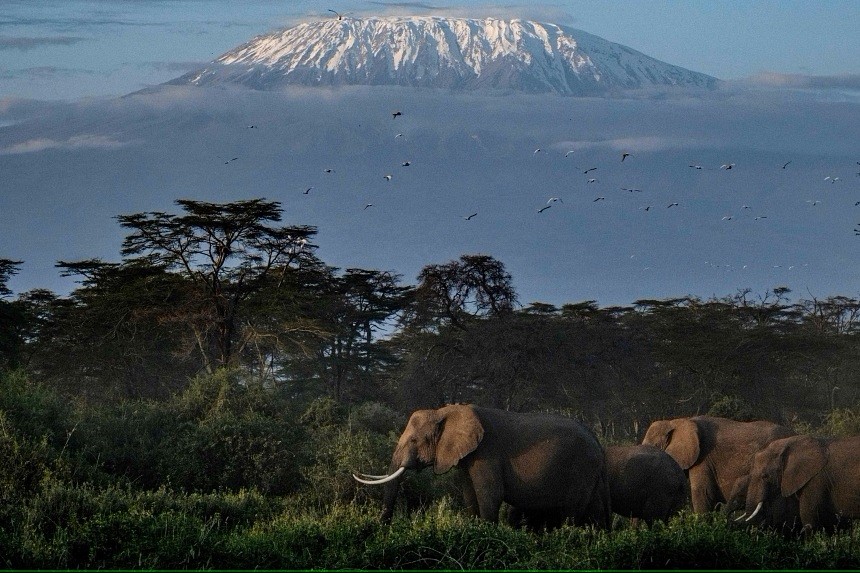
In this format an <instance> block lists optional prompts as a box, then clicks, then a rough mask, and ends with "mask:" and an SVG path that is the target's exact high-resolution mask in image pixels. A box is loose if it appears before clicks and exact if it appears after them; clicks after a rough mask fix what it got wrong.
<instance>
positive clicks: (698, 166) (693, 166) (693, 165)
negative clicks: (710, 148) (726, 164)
mask: <svg viewBox="0 0 860 573" xmlns="http://www.w3.org/2000/svg"><path fill="white" fill-rule="evenodd" d="M690 167H692V168H693V169H704V168H703V167H702V166H701V165H696V164H691V165H690Z"/></svg>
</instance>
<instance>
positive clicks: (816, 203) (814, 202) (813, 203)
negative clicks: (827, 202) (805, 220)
mask: <svg viewBox="0 0 860 573" xmlns="http://www.w3.org/2000/svg"><path fill="white" fill-rule="evenodd" d="M806 202H807V203H812V205H813V206H815V205H818V204H819V203H821V201H812V200H810V199H807V200H806Z"/></svg>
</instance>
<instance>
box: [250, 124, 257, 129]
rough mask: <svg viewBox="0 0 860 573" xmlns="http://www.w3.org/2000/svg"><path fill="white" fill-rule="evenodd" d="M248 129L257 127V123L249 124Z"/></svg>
mask: <svg viewBox="0 0 860 573" xmlns="http://www.w3.org/2000/svg"><path fill="white" fill-rule="evenodd" d="M248 129H257V126H256V125H249V126H248Z"/></svg>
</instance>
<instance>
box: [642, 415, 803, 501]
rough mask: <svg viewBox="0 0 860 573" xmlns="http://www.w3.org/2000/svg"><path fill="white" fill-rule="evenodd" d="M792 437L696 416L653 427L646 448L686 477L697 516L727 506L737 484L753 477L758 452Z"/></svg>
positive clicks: (758, 425) (759, 424)
mask: <svg viewBox="0 0 860 573" xmlns="http://www.w3.org/2000/svg"><path fill="white" fill-rule="evenodd" d="M792 435H794V432H793V431H792V430H790V429H789V428H786V427H785V426H780V425H779V424H774V423H773V422H766V421H763V420H759V421H755V422H738V421H736V420H730V419H728V418H719V417H714V416H694V417H692V418H675V419H672V420H657V421H655V422H653V423H652V424H651V425H650V426H649V427H648V431H647V432H646V433H645V438H644V439H643V440H642V443H643V444H646V445H651V446H657V447H658V448H660V449H663V450H665V451H666V453H668V454H669V455H670V456H672V457H673V458H675V461H676V462H678V465H679V466H681V469H683V470H684V471H685V472H687V477H688V479H689V481H690V497H691V501H692V506H693V511H694V512H695V513H706V512H708V511H712V510H714V509H717V507H718V506H719V504H721V503H725V501H726V499H728V496H729V494H730V493H731V489H732V487H733V486H734V484H735V481H737V479H738V478H739V477H741V476H743V475H746V474H748V473H749V470H750V466H751V465H752V457H753V455H754V454H755V453H756V452H757V451H759V450H760V449H762V448H763V447H764V446H766V445H767V444H769V443H770V442H772V441H774V440H777V439H779V438H785V437H788V436H792Z"/></svg>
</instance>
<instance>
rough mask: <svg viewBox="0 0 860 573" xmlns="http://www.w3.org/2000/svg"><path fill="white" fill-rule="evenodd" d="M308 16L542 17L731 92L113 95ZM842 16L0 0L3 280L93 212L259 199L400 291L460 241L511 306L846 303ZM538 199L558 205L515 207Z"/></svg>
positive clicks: (858, 138) (111, 247)
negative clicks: (513, 291)
mask: <svg viewBox="0 0 860 573" xmlns="http://www.w3.org/2000/svg"><path fill="white" fill-rule="evenodd" d="M437 4H438V5H437ZM321 6H322V7H321ZM329 8H331V9H335V10H338V11H339V12H344V13H352V15H353V16H361V15H405V14H419V15H452V16H475V17H484V16H490V15H496V16H503V17H526V18H531V19H537V20H543V21H550V22H556V23H559V24H563V25H569V26H571V27H574V28H579V29H582V30H585V31H587V32H589V33H592V34H596V35H598V36H601V37H603V38H605V39H607V40H610V41H614V42H619V43H621V44H624V45H626V46H629V47H632V48H634V49H637V50H640V51H642V52H644V53H645V54H647V55H649V56H653V57H656V58H658V59H661V60H664V61H666V62H668V63H671V64H674V65H680V66H683V67H687V68H689V69H691V70H695V71H698V72H704V73H707V74H710V75H713V76H715V77H718V78H720V79H724V80H730V81H731V80H734V83H735V85H734V86H733V87H729V88H728V89H721V90H719V91H718V92H717V93H715V94H713V95H712V96H702V95H701V94H700V95H697V96H696V97H689V98H688V99H685V98H684V97H678V98H675V99H672V98H669V99H666V100H653V101H652V100H644V99H643V100H640V99H629V100H627V99H623V98H619V99H615V100H603V99H599V98H594V99H588V98H586V99H576V98H559V97H555V98H548V99H546V100H541V101H540V105H536V104H535V102H536V101H537V99H536V98H537V97H540V96H526V95H519V94H514V95H511V96H506V97H491V96H482V95H479V94H469V93H466V94H448V95H446V97H444V98H438V97H435V96H434V95H433V94H432V93H423V92H422V93H413V92H411V91H409V90H408V89H401V88H385V89H381V88H352V89H342V90H340V91H334V90H318V91H314V90H311V91H308V90H306V89H305V90H302V89H295V90H287V91H285V92H283V93H269V92H252V91H242V90H236V91H234V90H218V89H205V88H195V87H188V86H185V87H181V86H168V87H161V88H159V89H157V90H148V91H147V92H146V93H140V94H136V95H134V96H132V97H121V96H126V95H127V94H130V93H133V92H137V91H138V90H141V89H142V88H146V87H150V86H155V85H157V84H160V83H163V82H165V81H168V80H170V79H173V78H176V77H178V76H180V75H182V74H184V73H185V72H187V71H190V70H192V69H197V68H199V67H201V66H202V65H204V64H205V63H206V62H208V61H211V60H212V59H215V58H216V57H217V56H218V55H220V54H222V53H224V52H226V51H228V50H230V49H231V48H233V47H235V46H237V45H239V44H242V43H244V42H246V41H248V40H250V39H251V38H253V37H254V36H256V35H259V34H263V33H266V32H269V31H271V30H273V29H276V28H279V27H284V26H288V25H291V24H295V23H298V22H300V21H302V20H307V19H312V18H318V17H326V18H328V17H331V16H332V14H331V13H330V12H328V11H327V10H328V9H329ZM857 22H860V2H857V1H855V0H851V1H849V2H837V1H822V2H791V1H788V0H783V1H779V2H763V1H755V0H750V1H743V2H742V1H732V2H724V1H713V0H711V1H702V2H699V1H693V0H689V1H685V2H666V1H652V0H637V1H629V2H609V1H607V2H593V1H591V2H577V1H569V2H556V3H546V4H542V5H532V4H528V3H522V4H521V5H512V4H505V5H498V4H493V3H477V2H476V3H468V2H450V3H447V4H445V5H444V6H442V4H441V3H435V2H433V3H431V2H399V3H393V2H361V3H359V2H348V1H343V2H334V1H333V2H330V3H327V4H324V5H319V4H314V3H310V2H268V1H265V2H264V1H261V0H245V1H243V2H235V1H226V0H126V1H107V0H56V1H55V0H40V1H39V2H34V1H32V0H24V1H11V0H0V257H3V258H13V259H23V260H24V261H25V264H24V265H23V268H22V272H21V273H20V274H19V275H17V276H16V277H14V278H13V280H12V281H11V282H10V286H11V287H12V289H13V290H14V291H15V292H16V293H20V292H24V291H25V290H28V289H31V288H40V287H44V288H49V289H52V290H54V291H56V292H59V293H61V294H62V293H66V292H68V291H69V290H70V289H72V288H74V283H73V282H72V279H70V278H62V277H59V275H58V273H57V269H56V268H55V267H54V264H55V263H56V261H58V260H66V261H73V260H80V259H87V258H91V257H100V258H103V259H104V260H117V259H118V258H119V246H120V243H121V240H122V237H123V232H122V230H121V229H120V228H119V227H118V225H117V223H116V220H115V217H116V215H118V214H123V213H133V212H141V211H171V210H175V209H174V206H173V201H174V200H175V199H176V198H180V197H183V198H196V199H201V200H206V201H229V200H236V199H244V198H249V197H266V198H270V199H274V200H278V201H280V202H281V203H282V204H283V206H284V211H285V221H284V223H285V224H302V225H305V224H307V225H314V226H317V227H318V229H319V234H318V236H317V244H318V245H319V255H320V257H321V258H322V260H323V261H325V262H327V263H329V264H333V265H336V266H338V267H340V268H347V267H352V266H354V267H363V268H375V269H383V270H390V271H393V272H396V273H399V274H401V275H403V277H404V280H405V281H406V282H409V283H412V282H414V280H415V277H416V276H417V273H418V272H419V270H420V269H421V267H422V266H424V265H426V264H431V263H444V262H447V261H449V260H452V259H455V258H457V257H458V256H460V255H461V254H464V253H475V252H483V253H487V254H490V255H492V256H495V257H497V258H498V259H499V260H501V261H502V262H503V263H505V264H506V266H507V268H508V270H509V271H510V272H511V274H512V275H513V278H514V285H515V287H516V288H517V290H518V292H520V294H521V302H523V303H524V304H527V303H529V302H532V301H538V300H539V301H543V302H549V303H553V304H563V303H565V302H574V301H580V300H597V301H598V302H599V303H600V304H602V305H612V304H629V303H631V302H633V301H634V300H636V299H639V298H663V297H674V296H685V295H687V294H693V295H696V296H701V297H704V298H707V297H710V296H718V297H721V296H726V295H731V294H733V293H734V292H736V291H737V290H739V289H744V288H750V289H751V290H752V291H753V292H754V293H758V294H762V295H763V294H764V293H766V292H767V291H768V289H773V288H775V287H782V286H787V287H789V288H791V289H792V291H793V292H794V293H795V296H797V297H811V296H814V297H817V298H823V297H826V296H831V295H845V296H860V295H858V290H860V265H858V264H857V262H858V261H857V259H858V256H857V255H858V252H860V251H858V249H857V245H858V242H860V239H858V238H857V237H855V235H854V228H855V227H857V226H860V223H858V221H860V166H858V163H857V162H858V161H860V130H858V129H857V126H858V125H860V34H857V33H856V30H855V29H854V24H856V23H857ZM730 83H731V82H730ZM750 88H751V89H750ZM735 90H737V91H735ZM393 109H398V110H403V116H402V117H398V118H397V120H396V124H395V122H393V121H392V117H391V110H393ZM560 119H563V120H564V119H566V121H559V120H560ZM251 124H253V125H256V126H258V127H259V129H254V130H249V129H247V126H248V125H251ZM396 132H402V133H403V134H404V136H403V137H399V138H395V135H396V134H397V133H396ZM538 147H540V148H542V149H544V150H545V153H541V154H535V153H534V150H535V148H538ZM569 150H575V153H574V155H573V156H572V158H571V157H565V154H566V152H567V151H569ZM622 151H627V152H631V153H633V157H630V158H628V159H627V160H626V161H625V162H623V163H621V162H620V157H619V155H620V153H621V152H622ZM232 157H239V159H238V160H237V161H233V162H230V161H225V158H232ZM404 160H410V161H411V166H410V167H408V168H403V167H401V162H403V161H404ZM787 161H791V163H790V164H788V168H787V169H784V168H783V165H785V164H786V162H787ZM730 162H731V163H735V164H736V165H735V167H734V168H733V169H732V170H731V171H728V170H723V169H720V165H721V164H725V163H730ZM693 164H698V165H701V166H702V167H703V169H701V170H698V169H692V168H691V167H690V165H693ZM585 166H596V167H598V168H599V170H598V171H597V173H598V174H599V175H598V177H597V179H598V181H596V182H595V183H593V184H592V183H588V178H589V177H591V175H583V174H582V173H581V170H579V169H578V168H579V167H585ZM325 169H332V172H331V173H330V174H327V173H326V172H325ZM388 173H393V175H394V177H393V179H392V180H391V181H386V180H385V179H383V177H382V175H383V174H388ZM592 175H593V174H592ZM828 177H829V179H825V178H828ZM836 177H838V182H837V183H833V180H834V178H836ZM311 186H313V187H314V190H313V192H311V193H310V194H304V193H303V191H304V190H305V189H307V188H308V187H311ZM623 188H637V189H639V190H640V191H636V192H628V191H625V190H623ZM551 196H555V197H559V198H560V199H562V200H563V203H562V202H561V201H559V202H554V203H553V204H552V208H551V209H549V210H546V211H544V212H541V213H540V214H538V209H539V208H540V207H542V206H545V205H547V204H548V201H549V198H550V197H551ZM598 196H599V197H603V198H604V199H602V200H600V201H597V197H598ZM367 203H373V204H374V207H373V208H372V209H363V206H364V205H366V204H367ZM673 203H677V205H676V206H674V207H671V208H669V207H667V206H668V205H670V204H673ZM649 206H650V207H651V208H650V209H648V210H646V209H645V208H646V207H649ZM473 212H478V213H479V215H478V216H477V217H475V218H474V219H472V220H469V221H468V222H467V221H465V220H464V216H466V215H468V214H471V213H473Z"/></svg>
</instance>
